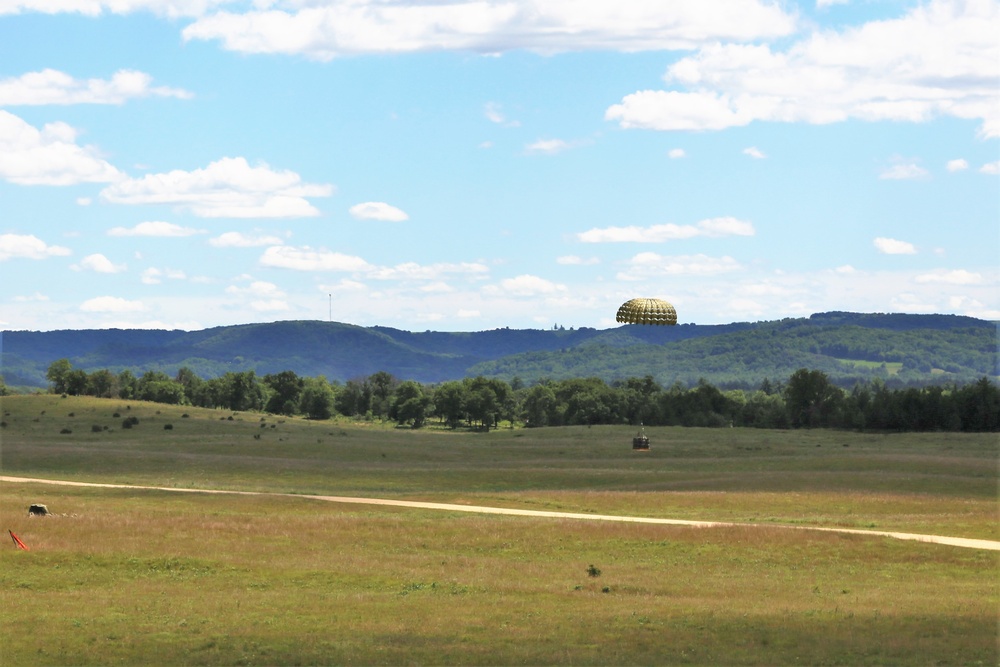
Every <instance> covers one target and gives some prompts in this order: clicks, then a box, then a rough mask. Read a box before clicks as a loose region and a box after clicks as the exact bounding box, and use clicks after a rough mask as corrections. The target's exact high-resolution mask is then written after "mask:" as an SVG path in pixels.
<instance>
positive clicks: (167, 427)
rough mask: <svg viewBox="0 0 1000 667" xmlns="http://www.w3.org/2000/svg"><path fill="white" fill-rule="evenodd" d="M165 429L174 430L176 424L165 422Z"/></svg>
mask: <svg viewBox="0 0 1000 667" xmlns="http://www.w3.org/2000/svg"><path fill="white" fill-rule="evenodd" d="M163 430H164V431H172V430H174V425H173V424H164V425H163Z"/></svg>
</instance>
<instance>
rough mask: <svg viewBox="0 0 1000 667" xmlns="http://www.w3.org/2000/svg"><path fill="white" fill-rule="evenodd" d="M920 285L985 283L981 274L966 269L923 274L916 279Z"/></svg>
mask: <svg viewBox="0 0 1000 667" xmlns="http://www.w3.org/2000/svg"><path fill="white" fill-rule="evenodd" d="M914 280H916V281H917V282H918V283H946V284H948V285H979V284H981V283H982V282H983V276H982V274H981V273H975V272H973V271H966V270H965V269H954V270H952V271H947V270H940V271H934V272H933V273H922V274H920V275H919V276H917V277H916V278H914Z"/></svg>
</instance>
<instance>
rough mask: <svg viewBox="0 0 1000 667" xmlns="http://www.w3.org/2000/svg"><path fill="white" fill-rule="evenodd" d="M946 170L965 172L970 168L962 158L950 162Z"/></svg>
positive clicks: (946, 165)
mask: <svg viewBox="0 0 1000 667" xmlns="http://www.w3.org/2000/svg"><path fill="white" fill-rule="evenodd" d="M944 168H945V169H947V170H948V171H965V170H966V169H968V168H969V163H968V162H967V161H965V160H963V159H961V158H958V159H957V160H948V162H947V164H945V166H944Z"/></svg>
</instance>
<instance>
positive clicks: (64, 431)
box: [59, 428, 73, 435]
mask: <svg viewBox="0 0 1000 667" xmlns="http://www.w3.org/2000/svg"><path fill="white" fill-rule="evenodd" d="M59 432H60V433H62V434H63V435H67V434H69V433H72V432H73V431H71V430H69V429H68V428H64V429H63V430H61V431H59Z"/></svg>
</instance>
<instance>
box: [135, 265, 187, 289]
mask: <svg viewBox="0 0 1000 667" xmlns="http://www.w3.org/2000/svg"><path fill="white" fill-rule="evenodd" d="M164 278H168V279H170V280H184V279H185V278H187V274H185V273H184V272H183V271H181V270H180V269H157V268H156V267H152V266H151V267H149V268H148V269H146V270H144V271H143V272H142V277H141V280H142V283H143V284H144V285H159V284H160V283H162V282H163V279H164Z"/></svg>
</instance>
